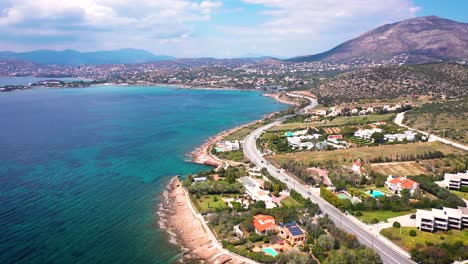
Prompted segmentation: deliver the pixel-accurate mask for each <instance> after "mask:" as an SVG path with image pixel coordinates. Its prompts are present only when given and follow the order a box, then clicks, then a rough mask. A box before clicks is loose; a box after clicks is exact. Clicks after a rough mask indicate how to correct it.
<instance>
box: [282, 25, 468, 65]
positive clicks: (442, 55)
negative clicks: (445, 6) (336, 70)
mask: <svg viewBox="0 0 468 264" xmlns="http://www.w3.org/2000/svg"><path fill="white" fill-rule="evenodd" d="M400 54H407V55H409V60H410V61H412V62H415V63H421V62H431V61H439V60H448V61H449V60H457V59H461V60H466V59H468V24H467V23H462V22H456V21H453V20H449V19H445V18H440V17H437V16H426V17H417V18H411V19H407V20H403V21H400V22H396V23H391V24H386V25H383V26H380V27H377V28H375V29H372V30H369V31H367V32H365V33H363V34H361V35H359V36H358V37H356V38H353V39H351V40H348V41H345V42H343V43H341V44H339V45H338V46H336V47H334V48H332V49H330V50H328V51H325V52H322V53H318V54H314V55H306V56H298V57H293V58H290V59H288V60H286V61H290V62H313V61H345V60H351V59H370V60H373V59H391V58H392V57H393V56H396V55H400Z"/></svg>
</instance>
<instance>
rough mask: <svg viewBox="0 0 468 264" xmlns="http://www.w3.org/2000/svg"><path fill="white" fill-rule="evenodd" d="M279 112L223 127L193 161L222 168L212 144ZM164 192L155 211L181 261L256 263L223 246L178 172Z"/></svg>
mask: <svg viewBox="0 0 468 264" xmlns="http://www.w3.org/2000/svg"><path fill="white" fill-rule="evenodd" d="M262 95H263V96H267V97H271V98H273V99H275V100H276V101H278V102H280V103H284V104H289V105H292V106H296V105H297V103H296V102H294V101H287V100H283V99H281V98H279V94H262ZM276 113H277V112H273V113H270V114H267V115H265V116H263V117H262V118H261V119H259V120H254V121H252V122H249V123H246V124H242V125H240V126H237V127H234V128H231V129H228V130H224V131H222V132H220V133H218V134H216V135H214V136H211V137H209V138H208V139H207V140H206V141H205V142H204V143H203V144H202V145H201V146H199V147H197V148H196V149H195V150H193V151H192V152H191V153H190V154H188V156H190V157H191V159H190V161H191V162H195V163H200V164H205V165H210V166H214V167H217V168H220V167H221V166H223V165H224V163H225V161H223V160H221V159H218V158H216V157H215V156H213V155H211V154H210V153H209V148H210V146H211V145H213V144H215V143H216V142H217V141H219V140H221V139H222V138H223V137H225V136H227V135H229V134H231V133H233V132H235V131H237V130H239V129H242V128H244V127H247V126H250V125H253V124H255V123H257V122H261V121H263V120H265V119H267V118H270V117H272V116H273V115H274V114H276ZM163 196H164V197H163V201H162V202H161V203H160V204H159V205H158V208H157V211H156V214H157V215H158V216H159V228H160V229H164V230H166V231H167V232H168V234H169V235H170V239H169V241H170V242H171V243H173V244H176V245H178V246H180V247H181V248H182V251H183V252H182V254H181V255H182V256H181V257H180V258H179V260H178V262H179V263H186V262H201V263H227V262H229V263H256V262H255V261H253V260H251V259H247V258H245V257H242V256H239V255H237V254H234V253H232V252H230V251H228V250H226V249H223V248H222V247H221V245H220V244H219V242H218V240H217V238H216V237H215V236H214V235H213V233H212V232H211V230H210V229H209V227H208V226H207V225H206V222H205V220H204V219H203V217H202V216H201V215H200V214H198V213H197V212H196V209H195V208H194V207H193V204H192V201H191V200H190V197H189V196H188V194H187V192H186V191H185V189H184V188H183V187H182V185H181V181H180V179H179V177H178V176H177V177H174V178H173V179H171V181H170V182H169V184H168V185H167V187H166V190H165V191H164V193H163ZM194 219H195V221H194Z"/></svg>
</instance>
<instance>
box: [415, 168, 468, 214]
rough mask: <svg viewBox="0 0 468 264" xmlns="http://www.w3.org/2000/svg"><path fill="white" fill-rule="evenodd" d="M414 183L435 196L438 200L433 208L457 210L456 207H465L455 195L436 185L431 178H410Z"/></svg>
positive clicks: (422, 176) (423, 176) (421, 176)
mask: <svg viewBox="0 0 468 264" xmlns="http://www.w3.org/2000/svg"><path fill="white" fill-rule="evenodd" d="M410 178H412V179H413V180H415V181H418V182H419V183H420V185H419V187H420V188H421V189H423V190H425V191H427V192H428V193H430V194H432V195H435V196H437V198H439V203H440V204H439V205H438V206H434V207H442V206H446V207H451V208H457V206H462V207H465V206H466V204H465V202H464V201H463V200H462V199H461V198H460V197H458V196H456V195H455V194H453V193H451V192H450V191H449V190H447V189H445V188H442V187H440V186H439V185H437V184H436V183H434V178H433V177H431V176H425V175H420V176H412V177H410Z"/></svg>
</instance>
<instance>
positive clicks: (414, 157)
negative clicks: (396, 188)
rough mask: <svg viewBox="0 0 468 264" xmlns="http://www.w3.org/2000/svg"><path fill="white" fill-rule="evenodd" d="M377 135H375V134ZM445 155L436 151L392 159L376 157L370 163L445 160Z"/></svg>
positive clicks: (398, 155)
mask: <svg viewBox="0 0 468 264" xmlns="http://www.w3.org/2000/svg"><path fill="white" fill-rule="evenodd" d="M374 134H375V133H374ZM443 157H444V153H442V152H441V151H439V150H434V151H426V152H424V153H420V154H416V155H415V154H397V155H395V156H390V157H388V156H387V157H382V156H378V157H374V158H369V162H370V163H381V162H392V161H415V160H421V159H437V158H443Z"/></svg>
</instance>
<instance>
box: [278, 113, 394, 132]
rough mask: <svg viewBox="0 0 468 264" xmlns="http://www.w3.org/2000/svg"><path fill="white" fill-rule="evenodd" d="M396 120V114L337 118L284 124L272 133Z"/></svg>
mask: <svg viewBox="0 0 468 264" xmlns="http://www.w3.org/2000/svg"><path fill="white" fill-rule="evenodd" d="M394 118H395V114H382V115H368V116H351V117H336V118H329V119H328V120H326V121H324V122H310V123H284V124H280V125H278V126H274V127H272V128H271V129H270V131H290V130H299V129H306V128H307V127H333V126H350V125H365V124H369V123H375V122H379V121H390V120H393V119H394Z"/></svg>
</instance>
